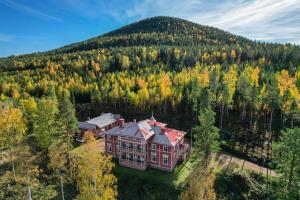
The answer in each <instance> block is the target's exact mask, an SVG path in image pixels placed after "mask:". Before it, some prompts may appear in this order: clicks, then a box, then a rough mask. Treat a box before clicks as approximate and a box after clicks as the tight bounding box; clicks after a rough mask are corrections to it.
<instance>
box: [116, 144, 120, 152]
mask: <svg viewBox="0 0 300 200" xmlns="http://www.w3.org/2000/svg"><path fill="white" fill-rule="evenodd" d="M116 149H117V152H120V145H119V144H117V145H116Z"/></svg>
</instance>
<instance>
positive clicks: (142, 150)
mask: <svg viewBox="0 0 300 200" xmlns="http://www.w3.org/2000/svg"><path fill="white" fill-rule="evenodd" d="M144 150H145V147H144V145H142V146H141V152H142V153H144Z"/></svg>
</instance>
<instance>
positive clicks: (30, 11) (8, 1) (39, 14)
mask: <svg viewBox="0 0 300 200" xmlns="http://www.w3.org/2000/svg"><path fill="white" fill-rule="evenodd" d="M0 3H2V4H3V5H6V6H8V7H11V8H13V9H16V10H19V11H21V12H24V13H27V14H29V15H31V16H34V17H37V18H40V19H44V20H52V21H57V22H60V23H61V22H63V21H62V20H61V19H59V18H58V17H55V16H52V15H49V14H46V13H45V12H42V11H40V10H37V9H35V8H32V7H30V6H27V5H24V4H21V3H18V2H15V1H13V0H2V1H0Z"/></svg>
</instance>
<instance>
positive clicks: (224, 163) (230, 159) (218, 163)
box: [209, 152, 277, 176]
mask: <svg viewBox="0 0 300 200" xmlns="http://www.w3.org/2000/svg"><path fill="white" fill-rule="evenodd" d="M209 167H210V168H211V169H212V170H213V171H220V170H226V169H228V170H229V169H230V170H234V171H240V172H241V171H243V170H248V171H254V172H256V173H262V174H264V175H267V168H265V167H262V166H259V165H257V164H255V163H252V162H249V161H246V160H244V159H241V158H238V157H235V156H232V155H229V154H227V153H224V152H221V153H217V154H213V156H212V159H211V163H210V165H209ZM268 171H269V172H268V173H269V175H270V176H277V174H276V172H275V171H273V170H270V169H269V170H268Z"/></svg>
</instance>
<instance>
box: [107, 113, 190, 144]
mask: <svg viewBox="0 0 300 200" xmlns="http://www.w3.org/2000/svg"><path fill="white" fill-rule="evenodd" d="M166 125H167V124H165V123H161V122H157V121H153V120H150V119H147V120H143V121H140V122H138V123H135V122H128V123H125V125H124V127H120V126H118V127H114V128H112V129H110V130H108V131H106V134H107V135H111V136H125V137H132V138H137V139H141V140H144V141H146V140H150V141H151V142H154V143H157V144H162V145H168V146H175V145H176V144H177V142H178V141H179V140H181V139H182V138H183V137H184V135H185V134H186V133H185V132H183V131H179V130H176V129H172V128H166V127H165V126H166Z"/></svg>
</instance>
